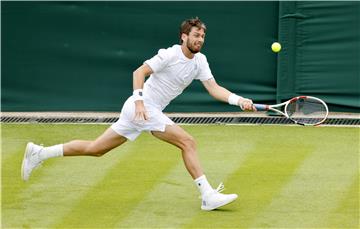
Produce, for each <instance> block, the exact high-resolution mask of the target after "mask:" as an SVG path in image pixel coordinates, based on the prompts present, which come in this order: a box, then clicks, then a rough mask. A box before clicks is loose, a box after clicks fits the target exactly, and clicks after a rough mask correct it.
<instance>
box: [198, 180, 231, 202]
mask: <svg viewBox="0 0 360 229" xmlns="http://www.w3.org/2000/svg"><path fill="white" fill-rule="evenodd" d="M224 190H225V185H224V183H223V182H221V183H220V184H219V186H218V187H217V188H216V189H213V192H214V193H220V192H222V191H224ZM199 199H202V195H200V196H199Z"/></svg>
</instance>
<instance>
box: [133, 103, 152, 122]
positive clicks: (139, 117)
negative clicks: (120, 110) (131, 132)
mask: <svg viewBox="0 0 360 229" xmlns="http://www.w3.org/2000/svg"><path fill="white" fill-rule="evenodd" d="M148 119H149V117H148V116H147V112H146V109H145V106H144V102H143V100H136V101H135V117H134V120H135V121H146V120H148Z"/></svg>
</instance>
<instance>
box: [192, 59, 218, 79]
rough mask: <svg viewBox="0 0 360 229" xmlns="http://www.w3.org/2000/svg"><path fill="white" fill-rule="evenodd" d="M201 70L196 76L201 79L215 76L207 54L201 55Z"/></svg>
mask: <svg viewBox="0 0 360 229" xmlns="http://www.w3.org/2000/svg"><path fill="white" fill-rule="evenodd" d="M199 65H200V71H199V73H198V75H197V76H196V77H195V79H197V80H200V81H205V80H209V79H212V78H214V76H213V75H212V73H211V70H210V67H209V63H208V62H207V59H206V56H205V55H201V56H200V63H199Z"/></svg>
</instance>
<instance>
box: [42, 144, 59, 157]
mask: <svg viewBox="0 0 360 229" xmlns="http://www.w3.org/2000/svg"><path fill="white" fill-rule="evenodd" d="M63 148H64V147H63V144H59V145H54V146H50V147H44V149H42V151H41V152H40V155H39V157H40V159H41V160H46V159H49V158H52V157H62V156H63V155H64V150H63Z"/></svg>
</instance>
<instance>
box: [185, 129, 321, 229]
mask: <svg viewBox="0 0 360 229" xmlns="http://www.w3.org/2000/svg"><path fill="white" fill-rule="evenodd" d="M249 128H252V129H242V128H241V129H240V131H243V132H244V134H247V135H250V137H251V138H252V141H253V142H254V143H256V145H255V148H254V150H253V151H252V152H250V153H249V154H248V155H247V158H246V159H245V161H244V162H243V163H242V164H239V167H238V169H237V170H235V171H234V172H233V173H232V174H231V176H229V178H228V179H227V180H226V182H227V183H229V184H233V185H234V184H236V186H235V187H233V189H232V191H234V192H235V193H238V194H239V198H238V200H237V201H236V202H235V203H234V204H232V205H229V207H226V208H224V209H219V210H216V211H213V212H199V213H198V215H197V216H196V217H194V218H193V219H192V221H191V222H190V223H189V224H187V225H186V226H185V227H184V228H234V227H236V228H248V227H249V226H250V225H251V223H252V222H253V221H254V220H256V219H257V217H258V214H259V213H261V211H262V210H263V209H264V208H266V206H268V205H269V204H270V203H271V202H272V200H273V198H274V197H276V196H277V195H278V194H279V192H280V191H281V189H282V187H283V186H285V185H286V184H287V183H288V182H289V181H290V180H291V178H292V176H293V175H294V173H295V172H296V170H297V169H298V167H299V166H300V165H301V164H302V163H303V161H304V160H305V158H306V157H307V156H308V155H309V154H310V153H311V152H312V150H313V148H314V146H313V145H312V144H310V145H301V147H299V146H300V145H299V143H298V142H297V140H295V138H296V137H295V138H292V139H288V140H285V141H280V140H279V139H287V137H288V135H289V132H294V134H296V133H298V132H299V131H300V132H301V130H300V129H298V128H293V127H290V128H289V127H279V126H278V127H266V126H264V127H263V126H260V127H249ZM260 133H261V135H259V134H260ZM289 148H291V151H289ZM219 218H221V220H219Z"/></svg>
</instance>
